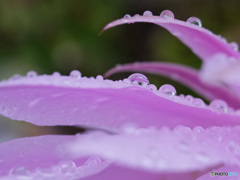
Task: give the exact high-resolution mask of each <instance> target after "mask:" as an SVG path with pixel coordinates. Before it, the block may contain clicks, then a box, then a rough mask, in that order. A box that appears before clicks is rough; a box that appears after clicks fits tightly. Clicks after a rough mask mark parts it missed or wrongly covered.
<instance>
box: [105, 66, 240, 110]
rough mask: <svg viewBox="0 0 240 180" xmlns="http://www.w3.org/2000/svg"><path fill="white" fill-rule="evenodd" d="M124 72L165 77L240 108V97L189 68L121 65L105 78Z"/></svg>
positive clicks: (206, 96)
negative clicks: (207, 81) (208, 81)
mask: <svg viewBox="0 0 240 180" xmlns="http://www.w3.org/2000/svg"><path fill="white" fill-rule="evenodd" d="M124 71H131V72H132V71H133V72H143V73H151V74H159V75H163V76H166V77H168V78H171V79H173V80H175V81H177V82H181V83H182V84H184V85H186V86H188V87H190V88H191V89H193V90H194V91H195V92H197V93H199V94H200V95H202V96H203V97H205V98H207V99H208V100H213V99H223V100H225V101H227V102H228V104H229V105H230V106H231V107H234V108H238V107H240V97H239V96H236V94H235V93H233V92H232V91H231V90H230V89H228V88H226V87H223V86H221V85H220V84H216V83H215V84H213V83H212V84H210V83H206V82H204V81H202V80H201V78H202V77H201V76H200V75H199V72H198V70H195V69H193V68H190V67H187V66H183V65H179V64H173V63H161V62H146V63H133V64H125V65H119V66H117V67H115V68H113V69H111V70H109V71H108V72H107V73H106V74H105V77H109V76H111V75H112V74H115V73H118V72H124ZM207 72H208V71H207ZM209 73H210V72H209ZM208 78H211V77H209V76H208V75H206V79H208ZM237 95H238V94H237Z"/></svg>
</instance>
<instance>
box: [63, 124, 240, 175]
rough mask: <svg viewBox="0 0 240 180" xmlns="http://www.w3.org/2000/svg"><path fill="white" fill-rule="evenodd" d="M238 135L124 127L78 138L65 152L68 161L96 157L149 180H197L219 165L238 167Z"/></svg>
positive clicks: (220, 131) (232, 131)
mask: <svg viewBox="0 0 240 180" xmlns="http://www.w3.org/2000/svg"><path fill="white" fill-rule="evenodd" d="M239 133H240V128H239V127H235V128H226V127H224V128H219V127H218V128H217V127H214V128H208V129H203V128H201V127H196V128H194V129H193V130H191V129H190V128H188V127H183V126H179V127H176V128H175V129H174V130H173V131H172V130H170V129H168V128H166V127H165V128H162V129H160V130H156V129H154V128H152V129H151V128H148V129H134V128H131V127H127V128H126V129H125V132H122V133H121V134H119V135H109V134H104V133H93V134H87V135H83V136H78V137H77V138H76V140H75V141H73V142H72V143H67V144H66V146H65V149H66V151H69V155H70V157H82V156H87V155H97V156H100V157H103V158H106V159H111V160H112V161H113V163H114V164H115V165H116V166H120V167H122V168H124V167H125V168H130V169H133V170H134V169H135V170H139V171H143V172H145V171H147V172H151V173H152V176H153V177H154V178H150V179H157V178H155V177H157V176H158V179H160V178H161V177H164V176H167V177H168V175H166V174H168V173H169V174H170V173H172V175H174V174H178V175H181V174H184V175H186V174H188V176H191V178H190V179H196V178H197V177H198V176H200V175H201V174H203V173H205V172H209V171H210V170H212V169H214V168H217V167H220V166H222V165H235V166H237V167H240V161H239V157H240V141H239ZM63 149H64V148H63ZM120 169H121V168H120ZM106 171H107V169H106ZM194 176H195V177H194ZM100 177H101V175H100ZM120 177H121V176H120ZM150 177H151V176H150ZM170 177H171V176H170ZM175 178H176V177H175ZM140 179H141V178H140ZM170 179H171V178H170Z"/></svg>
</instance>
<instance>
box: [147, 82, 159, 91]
mask: <svg viewBox="0 0 240 180" xmlns="http://www.w3.org/2000/svg"><path fill="white" fill-rule="evenodd" d="M148 89H149V90H151V91H153V92H156V91H157V87H156V86H155V85H154V84H149V86H148Z"/></svg>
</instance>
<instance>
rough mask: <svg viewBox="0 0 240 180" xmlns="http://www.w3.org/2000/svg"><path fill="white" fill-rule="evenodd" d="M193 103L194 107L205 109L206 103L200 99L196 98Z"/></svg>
mask: <svg viewBox="0 0 240 180" xmlns="http://www.w3.org/2000/svg"><path fill="white" fill-rule="evenodd" d="M192 103H193V105H194V106H197V107H203V106H204V102H203V100H202V99H200V98H195V99H194V100H193V102H192Z"/></svg>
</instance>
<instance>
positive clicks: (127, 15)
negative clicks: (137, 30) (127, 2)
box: [123, 14, 131, 19]
mask: <svg viewBox="0 0 240 180" xmlns="http://www.w3.org/2000/svg"><path fill="white" fill-rule="evenodd" d="M130 17H131V16H130V15H129V14H126V15H125V16H124V17H123V18H126V19H127V18H130Z"/></svg>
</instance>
